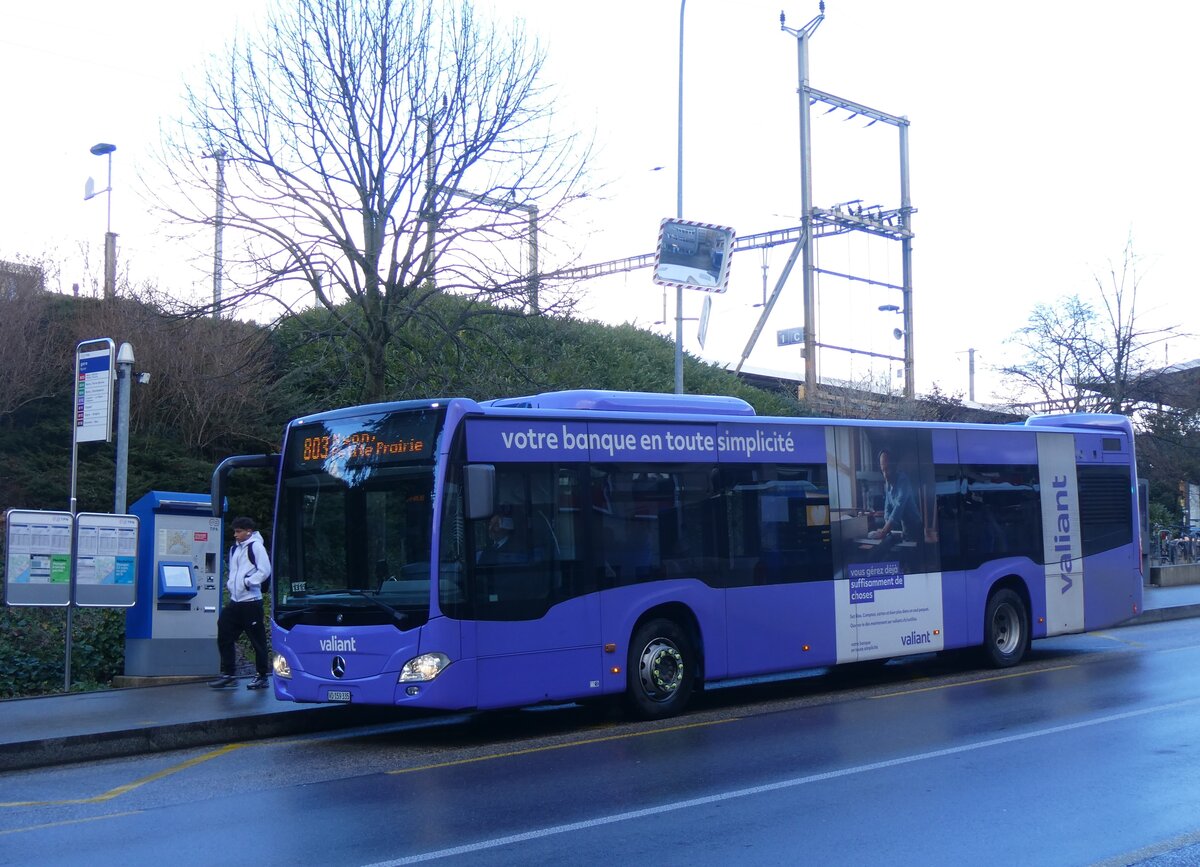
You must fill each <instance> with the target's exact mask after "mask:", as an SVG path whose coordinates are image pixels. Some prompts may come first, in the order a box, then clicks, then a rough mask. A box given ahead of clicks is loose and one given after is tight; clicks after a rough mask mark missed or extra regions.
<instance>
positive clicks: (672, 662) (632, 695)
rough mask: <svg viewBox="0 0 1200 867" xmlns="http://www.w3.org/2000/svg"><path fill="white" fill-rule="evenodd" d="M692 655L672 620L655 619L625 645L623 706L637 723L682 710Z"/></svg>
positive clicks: (689, 642)
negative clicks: (627, 658)
mask: <svg viewBox="0 0 1200 867" xmlns="http://www.w3.org/2000/svg"><path fill="white" fill-rule="evenodd" d="M697 663H698V660H697V658H696V651H695V649H694V648H693V646H692V640H691V638H690V637H689V636H688V633H687V631H686V630H685V629H683V628H682V627H681V626H680V625H679V624H678V623H676V622H675V621H674V620H667V619H665V618H658V619H655V620H648V621H646V622H645V623H643V624H642V625H641V626H639V627H638V628H637V629H636V630H635V631H634V633H633V638H632V639H631V640H630V642H629V664H628V667H627V668H626V669H625V670H626V685H625V704H626V707H627V708H628V709H629V712H630V713H631V714H633V715H634V716H636V717H639V718H640V719H662V718H664V717H669V716H674V715H675V714H677V713H679V712H680V711H682V710H683V708H684V707H685V706H686V705H687V703H688V699H689V698H691V695H692V688H693V686H694V683H695V679H696V672H697Z"/></svg>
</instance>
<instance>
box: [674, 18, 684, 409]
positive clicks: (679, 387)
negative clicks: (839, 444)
mask: <svg viewBox="0 0 1200 867" xmlns="http://www.w3.org/2000/svg"><path fill="white" fill-rule="evenodd" d="M686 6H687V0H679V114H678V120H679V125H678V130H677V133H678V149H677V153H676V155H675V217H676V218H677V219H680V220H682V219H683V10H684V9H685V8H686ZM675 393H676V394H683V287H682V286H676V287H675Z"/></svg>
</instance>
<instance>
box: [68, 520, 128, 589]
mask: <svg viewBox="0 0 1200 867" xmlns="http://www.w3.org/2000/svg"><path fill="white" fill-rule="evenodd" d="M139 527H140V522H139V520H138V518H137V516H136V515H110V514H106V513H96V512H80V513H79V514H78V515H77V516H76V533H77V539H76V545H75V604H76V605H80V606H83V607H96V608H129V607H130V606H132V605H133V604H134V603H135V602H136V601H137V586H136V584H137V582H136V580H135V577H136V575H137V552H138V530H139Z"/></svg>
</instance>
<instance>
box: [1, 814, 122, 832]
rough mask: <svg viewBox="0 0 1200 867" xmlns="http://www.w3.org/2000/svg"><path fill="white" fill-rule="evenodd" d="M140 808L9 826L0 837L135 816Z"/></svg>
mask: <svg viewBox="0 0 1200 867" xmlns="http://www.w3.org/2000/svg"><path fill="white" fill-rule="evenodd" d="M141 812H143V811H142V810H129V811H128V812H125V813H109V814H108V815H106V816H89V817H88V818H86V819H66V820H64V821H62V822H47V823H46V824H44V825H30V826H28V827H26V828H9V829H8V830H7V831H0V837H3V836H4V835H5V834H20V833H22V832H24V831H43V830H45V829H46V828H62V827H64V826H66V825H79V824H81V823H83V822H99V821H100V820H101V819H119V818H121V817H122V816H136V815H137V814H138V813H141Z"/></svg>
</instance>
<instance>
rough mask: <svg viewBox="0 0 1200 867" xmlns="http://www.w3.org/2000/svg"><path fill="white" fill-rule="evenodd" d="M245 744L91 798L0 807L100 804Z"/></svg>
mask: <svg viewBox="0 0 1200 867" xmlns="http://www.w3.org/2000/svg"><path fill="white" fill-rule="evenodd" d="M244 746H246V744H226V745H225V746H223V747H221V748H220V749H216V750H213V751H212V752H208V753H205V754H204V755H202V756H196V757H195V758H191V759H188V760H187V761H186V762H180V763H179V764H178V765H172V766H171V767H169V768H164V769H163V770H161V771H156V772H155V773H153V774H150V775H149V776H147V777H142V778H141V779H140V780H134V781H133V782H132V783H126V784H125V785H123V786H117V787H116V788H115V789H109V790H108V791H107V792H105V793H104V794H102V795H95V796H93V797H91V798H68V799H66V800H62V801H9V802H7V803H0V807H55V806H60V805H65V804H100V803H103V802H104V801H111V800H112V799H113V798H116V797H119V796H121V795H124V794H127V793H129V792H132V791H133V790H134V789H136V788H139V787H140V786H144V785H146V784H147V783H153V782H154V781H155V780H161V779H162V778H163V777H169V776H171V774H177V773H179V772H180V771H186V770H187V769H188V768H191V767H195V766H196V765H198V764H200V763H201V762H207V761H209V760H210V759H215V758H219V757H220V756H223V755H225V754H226V753H230V752H233V751H234V750H240V749H241V748H242V747H244Z"/></svg>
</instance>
